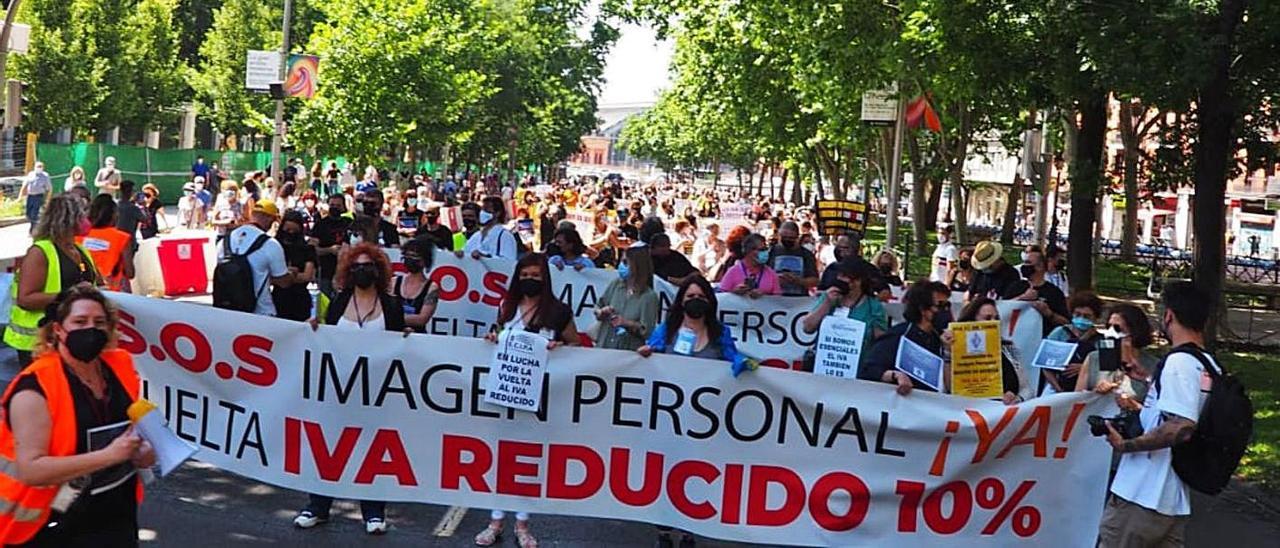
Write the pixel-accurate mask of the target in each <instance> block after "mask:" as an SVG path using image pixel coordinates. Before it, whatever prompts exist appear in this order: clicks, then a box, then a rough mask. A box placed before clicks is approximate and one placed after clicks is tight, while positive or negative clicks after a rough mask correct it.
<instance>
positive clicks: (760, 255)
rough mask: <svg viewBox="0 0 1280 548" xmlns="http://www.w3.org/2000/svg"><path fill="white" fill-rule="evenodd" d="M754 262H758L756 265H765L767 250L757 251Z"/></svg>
mask: <svg viewBox="0 0 1280 548" xmlns="http://www.w3.org/2000/svg"><path fill="white" fill-rule="evenodd" d="M756 262H758V263H760V264H765V263H767V262H769V250H767V249H761V250H760V251H757V252H756Z"/></svg>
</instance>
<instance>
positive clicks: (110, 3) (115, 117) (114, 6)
mask: <svg viewBox="0 0 1280 548" xmlns="http://www.w3.org/2000/svg"><path fill="white" fill-rule="evenodd" d="M136 3H137V0H79V1H77V2H73V4H72V9H73V10H75V11H77V12H78V15H79V16H80V17H82V18H83V20H84V30H85V31H86V33H87V38H88V40H89V41H91V42H92V43H93V59H94V70H95V72H97V74H98V77H99V82H100V90H101V94H102V95H101V99H100V101H98V103H97V116H96V124H97V127H96V129H98V130H106V129H111V128H114V127H119V126H127V125H130V124H131V123H132V122H135V121H136V120H135V119H136V118H137V117H138V115H139V114H140V113H141V112H142V104H141V102H140V100H139V99H140V96H139V92H140V91H141V90H140V89H139V88H138V85H137V84H138V81H137V80H136V79H135V78H133V71H132V68H131V66H130V64H131V62H132V60H131V59H130V53H131V52H130V51H129V47H128V44H129V42H130V41H131V40H130V39H131V36H130V30H131V29H129V28H128V21H129V20H130V19H132V18H133V17H131V13H133V14H135V15H136V11H134V8H135V4H136ZM156 7H159V6H156V5H153V6H152V7H151V8H152V9H150V10H149V11H150V12H152V13H155V11H156V10H155V9H154V8H156Z"/></svg>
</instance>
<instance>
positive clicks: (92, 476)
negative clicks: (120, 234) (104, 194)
mask: <svg viewBox="0 0 1280 548" xmlns="http://www.w3.org/2000/svg"><path fill="white" fill-rule="evenodd" d="M68 198H70V199H75V198H72V197H70V196H68ZM55 199H56V198H55ZM47 310H48V315H46V316H45V318H44V320H42V321H41V322H40V325H41V327H40V331H39V335H38V337H39V346H38V349H39V350H38V351H39V354H40V355H39V357H38V358H36V360H35V362H34V363H32V364H31V366H30V367H28V368H26V369H25V370H23V371H22V373H21V374H19V376H18V377H17V378H16V379H14V380H13V382H12V383H11V384H10V385H9V389H8V390H7V391H6V393H5V398H4V408H5V420H4V421H0V458H3V459H4V463H5V465H4V466H3V467H0V505H3V507H4V508H5V509H6V511H5V512H4V513H3V514H0V543H3V544H4V545H5V546H10V545H17V544H22V545H24V546H59V547H63V546H137V544H138V501H139V499H141V498H142V487H141V484H140V483H139V482H138V480H137V473H136V470H137V469H139V468H149V467H151V466H152V465H154V464H155V458H156V456H155V452H154V451H153V450H152V448H151V446H150V444H148V443H146V442H144V441H142V439H141V438H139V437H138V436H137V435H136V434H135V433H134V432H133V431H132V430H131V429H129V428H128V425H129V416H128V409H129V405H130V404H132V403H133V401H134V400H135V399H136V398H137V397H138V389H139V387H140V384H141V381H140V380H139V379H138V374H137V372H136V371H134V368H133V358H132V357H131V356H130V355H129V353H128V352H125V351H124V350H120V349H115V348H111V347H112V346H114V345H113V343H114V341H115V338H116V322H117V315H116V311H115V307H113V306H112V305H111V303H109V302H108V301H107V299H106V297H105V296H103V295H102V293H101V292H99V291H98V290H97V289H94V288H93V287H92V286H90V285H89V284H79V285H76V286H73V287H71V288H69V289H67V290H66V291H63V292H62V293H61V294H59V295H58V296H57V298H56V299H55V300H54V301H53V302H51V303H50V304H49V306H48V308H47ZM46 524H47V525H46Z"/></svg>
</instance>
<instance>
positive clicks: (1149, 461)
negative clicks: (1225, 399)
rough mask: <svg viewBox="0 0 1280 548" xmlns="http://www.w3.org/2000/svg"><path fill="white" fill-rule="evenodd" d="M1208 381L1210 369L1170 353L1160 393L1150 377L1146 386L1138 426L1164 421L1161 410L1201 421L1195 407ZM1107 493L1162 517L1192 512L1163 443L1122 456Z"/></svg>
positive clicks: (1147, 429)
mask: <svg viewBox="0 0 1280 548" xmlns="http://www.w3.org/2000/svg"><path fill="white" fill-rule="evenodd" d="M1209 361H1210V363H1212V364H1213V367H1214V369H1215V370H1217V371H1218V372H1221V371H1222V368H1221V367H1219V366H1218V362H1216V361H1214V359H1213V357H1212V356H1209ZM1212 384H1213V383H1212V378H1211V377H1210V376H1209V373H1208V372H1206V371H1205V370H1204V366H1202V365H1200V360H1197V359H1196V357H1195V356H1192V355H1190V354H1186V353H1177V354H1172V355H1170V356H1169V358H1168V359H1166V360H1165V363H1164V369H1162V372H1161V374H1160V382H1159V385H1158V386H1159V387H1160V388H1159V393H1157V390H1156V386H1157V384H1156V383H1154V382H1153V383H1152V384H1151V388H1150V389H1148V390H1147V398H1146V401H1144V402H1142V406H1143V407H1142V414H1141V417H1142V428H1143V431H1144V432H1150V431H1152V430H1154V429H1155V428H1156V427H1157V426H1159V425H1160V423H1161V422H1164V419H1163V417H1162V416H1161V414H1162V413H1168V414H1170V415H1177V416H1179V417H1183V418H1187V419H1191V420H1193V421H1198V420H1200V410H1201V409H1202V408H1203V407H1204V401H1205V399H1206V398H1207V397H1208V396H1209V389H1210V388H1211V387H1212ZM1111 492H1112V493H1114V494H1115V495H1116V496H1118V497H1120V498H1122V499H1124V500H1127V501H1129V502H1132V503H1134V504H1137V505H1138V506H1141V507H1143V508H1147V509H1149V510H1154V511H1156V512H1159V513H1161V514H1164V515H1166V516H1186V515H1190V514H1191V496H1190V493H1188V491H1187V485H1186V484H1185V483H1183V482H1182V479H1181V478H1179V477H1178V474H1177V472H1174V471H1173V451H1172V450H1170V449H1167V448H1166V449H1159V450H1156V451H1146V452H1139V453H1125V454H1124V455H1122V456H1121V457H1120V468H1119V469H1117V470H1116V479H1115V481H1114V482H1113V483H1112V484H1111Z"/></svg>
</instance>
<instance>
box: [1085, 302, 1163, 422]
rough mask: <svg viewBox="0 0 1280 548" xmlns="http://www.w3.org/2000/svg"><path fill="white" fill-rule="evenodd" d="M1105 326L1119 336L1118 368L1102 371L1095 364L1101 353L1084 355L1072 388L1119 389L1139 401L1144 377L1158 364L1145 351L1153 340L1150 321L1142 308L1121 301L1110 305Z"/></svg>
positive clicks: (1145, 392) (1143, 387)
mask: <svg viewBox="0 0 1280 548" xmlns="http://www.w3.org/2000/svg"><path fill="white" fill-rule="evenodd" d="M1107 328H1108V329H1109V330H1111V331H1112V332H1113V333H1114V334H1115V335H1116V336H1119V337H1120V369H1118V370H1116V371H1102V370H1101V368H1100V367H1099V366H1098V365H1099V362H1098V358H1099V357H1100V356H1099V354H1100V353H1098V352H1091V353H1090V354H1089V355H1088V356H1085V358H1084V366H1083V367H1081V368H1080V376H1079V378H1078V379H1077V380H1076V386H1075V389H1076V391H1077V392H1083V391H1086V390H1097V391H1098V392H1100V393H1104V394H1105V393H1108V392H1111V391H1112V390H1116V389H1119V392H1118V393H1120V394H1124V395H1126V396H1129V397H1130V398H1131V399H1132V400H1133V401H1136V402H1141V401H1142V400H1143V398H1145V397H1146V395H1147V379H1148V378H1150V376H1151V375H1152V374H1153V373H1155V371H1156V367H1157V366H1158V365H1159V363H1160V359H1159V358H1157V357H1155V356H1152V355H1151V353H1149V352H1147V351H1145V350H1144V349H1145V348H1146V347H1148V346H1150V345H1151V342H1152V330H1151V322H1150V321H1149V320H1148V319H1147V315H1146V313H1144V312H1143V311H1142V309H1141V308H1138V307H1136V306H1134V305H1131V304H1129V303H1120V304H1116V305H1114V306H1112V307H1111V311H1110V315H1109V316H1108V317H1107Z"/></svg>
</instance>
